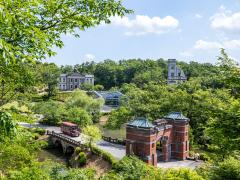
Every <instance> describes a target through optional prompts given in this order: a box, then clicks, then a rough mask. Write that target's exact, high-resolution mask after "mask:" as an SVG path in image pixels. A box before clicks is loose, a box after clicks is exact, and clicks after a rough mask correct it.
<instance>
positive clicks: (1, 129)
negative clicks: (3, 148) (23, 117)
mask: <svg viewBox="0 0 240 180" xmlns="http://www.w3.org/2000/svg"><path fill="white" fill-rule="evenodd" d="M15 132H16V124H15V122H14V120H13V119H12V116H11V115H10V114H9V113H7V112H4V111H0V140H1V141H2V140H3V138H4V137H6V136H7V137H10V136H12V135H14V134H15Z"/></svg>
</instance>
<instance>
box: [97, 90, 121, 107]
mask: <svg viewBox="0 0 240 180" xmlns="http://www.w3.org/2000/svg"><path fill="white" fill-rule="evenodd" d="M93 94H95V96H96V97H98V98H103V99H104V104H105V105H107V106H110V107H119V105H120V100H121V97H122V95H123V94H122V93H121V92H119V91H93Z"/></svg>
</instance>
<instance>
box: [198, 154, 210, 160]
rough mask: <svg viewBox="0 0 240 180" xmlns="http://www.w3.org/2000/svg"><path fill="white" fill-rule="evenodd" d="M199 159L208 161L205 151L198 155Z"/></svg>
mask: <svg viewBox="0 0 240 180" xmlns="http://www.w3.org/2000/svg"><path fill="white" fill-rule="evenodd" d="M199 159H201V160H203V161H209V160H210V157H209V156H208V155H207V154H206V153H201V154H200V156H199Z"/></svg>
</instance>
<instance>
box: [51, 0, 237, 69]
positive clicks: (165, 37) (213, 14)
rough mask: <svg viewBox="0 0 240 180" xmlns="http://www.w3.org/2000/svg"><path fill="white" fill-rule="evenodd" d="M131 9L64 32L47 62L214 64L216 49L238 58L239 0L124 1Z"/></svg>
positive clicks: (216, 54) (217, 53)
mask: <svg viewBox="0 0 240 180" xmlns="http://www.w3.org/2000/svg"><path fill="white" fill-rule="evenodd" d="M123 5H124V6H125V7H126V8H128V9H132V10H134V13H133V14H131V15H127V16H125V17H123V18H120V17H111V22H112V23H111V24H107V25H106V24H101V25H100V26H98V27H94V28H90V29H87V30H86V31H81V32H80V38H75V37H73V36H71V35H63V36H62V40H63V42H64V44H65V46H64V47H63V48H62V49H54V50H55V51H56V52H57V55H56V56H54V57H51V58H47V59H46V61H47V62H54V63H56V64H58V65H66V64H69V65H74V64H81V63H83V62H86V61H95V62H100V61H103V60H105V59H112V60H116V61H118V60H122V59H131V58H141V59H147V58H149V59H159V58H164V59H172V58H176V59H178V60H181V61H185V62H190V61H197V62H201V63H204V62H210V63H213V64H214V63H216V60H217V56H218V55H219V52H220V48H225V49H226V52H227V53H228V55H229V56H230V57H231V58H233V59H234V60H236V61H238V62H240V61H239V60H240V0H201V1H199V0H123Z"/></svg>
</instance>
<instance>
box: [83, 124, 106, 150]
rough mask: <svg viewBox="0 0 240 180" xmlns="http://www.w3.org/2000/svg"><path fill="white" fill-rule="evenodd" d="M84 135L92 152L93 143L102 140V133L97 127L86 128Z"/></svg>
mask: <svg viewBox="0 0 240 180" xmlns="http://www.w3.org/2000/svg"><path fill="white" fill-rule="evenodd" d="M83 134H84V135H86V140H87V142H88V145H89V147H90V149H91V150H92V143H93V142H95V141H97V140H99V139H101V137H102V132H101V131H100V130H99V129H98V127H96V126H93V125H91V126H86V127H84V128H83Z"/></svg>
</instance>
